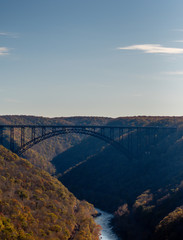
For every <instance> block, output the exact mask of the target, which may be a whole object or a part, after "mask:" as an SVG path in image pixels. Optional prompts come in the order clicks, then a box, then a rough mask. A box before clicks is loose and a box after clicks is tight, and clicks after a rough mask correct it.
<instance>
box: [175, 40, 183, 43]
mask: <svg viewBox="0 0 183 240" xmlns="http://www.w3.org/2000/svg"><path fill="white" fill-rule="evenodd" d="M174 42H177V43H183V40H175V41H174Z"/></svg>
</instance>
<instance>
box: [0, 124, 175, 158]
mask: <svg viewBox="0 0 183 240" xmlns="http://www.w3.org/2000/svg"><path fill="white" fill-rule="evenodd" d="M175 131H176V128H174V127H128V126H127V127H123V126H97V125H96V126H85V125H82V126H80V125H79V126H70V125H0V144H1V145H7V144H8V143H9V148H10V150H11V151H13V152H15V153H17V154H18V155H22V154H23V153H24V152H25V151H27V150H28V149H29V148H31V147H33V146H34V145H35V144H37V143H39V142H42V141H43V140H45V139H48V138H51V137H54V136H59V135H64V134H71V133H76V134H85V135H89V136H93V137H96V138H99V139H101V140H104V141H105V142H107V143H108V144H111V145H112V146H114V147H115V148H117V149H118V150H120V151H121V152H122V153H123V154H124V155H125V156H126V157H127V158H133V157H134V156H138V155H140V154H141V153H143V152H148V149H149V148H150V147H151V146H152V145H155V144H156V143H157V142H158V141H160V140H161V139H162V138H164V137H166V136H168V135H170V134H172V133H174V132H175Z"/></svg>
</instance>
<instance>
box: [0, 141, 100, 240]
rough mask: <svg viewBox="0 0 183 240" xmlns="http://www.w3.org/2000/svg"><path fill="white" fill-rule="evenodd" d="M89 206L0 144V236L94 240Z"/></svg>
mask: <svg viewBox="0 0 183 240" xmlns="http://www.w3.org/2000/svg"><path fill="white" fill-rule="evenodd" d="M93 213H95V210H94V208H93V206H92V205H91V204H89V203H87V202H86V201H79V200H77V199H76V198H75V197H74V195H73V194H72V193H70V192H69V191H68V190H67V189H66V188H65V187H64V186H63V185H62V184H61V183H60V182H59V181H58V180H57V179H55V178H53V177H51V176H50V175H49V174H48V173H47V172H45V171H43V170H40V169H38V168H35V167H34V166H33V165H32V164H31V163H30V162H29V161H27V160H25V159H23V158H19V157H18V156H17V155H16V154H13V153H12V152H10V151H9V150H7V149H6V148H4V147H2V146H0V239H2V240H3V239H4V240H39V239H42V240H44V239H45V240H46V239H50V240H51V239H54V240H57V239H61V240H82V239H83V240H86V239H87V240H98V239H99V227H98V226H97V225H96V224H95V222H94V220H93V218H92V217H91V214H93Z"/></svg>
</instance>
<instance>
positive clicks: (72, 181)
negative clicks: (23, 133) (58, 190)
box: [0, 116, 183, 240]
mask: <svg viewBox="0 0 183 240" xmlns="http://www.w3.org/2000/svg"><path fill="white" fill-rule="evenodd" d="M0 123H2V124H3V123H9V124H11V123H18V124H21V123H28V124H42V123H45V124H50V123H51V124H55V125H56V124H70V125H71V124H73V125H74V124H88V125H90V124H91V125H92V124H96V125H97V124H101V125H113V126H119V125H120V126H161V127H162V126H163V127H166V126H170V127H177V131H176V132H174V133H172V134H167V136H165V137H164V138H162V139H159V141H158V142H157V143H156V145H155V146H152V147H150V149H149V150H148V154H146V149H145V147H144V154H142V155H141V156H138V157H137V158H134V159H132V160H129V159H127V158H126V157H125V156H124V155H122V154H121V152H119V151H117V150H116V149H115V148H113V147H112V146H110V145H108V144H106V143H105V142H103V141H101V140H99V139H95V138H93V137H85V136H78V135H66V136H64V137H63V136H62V137H54V138H52V139H48V140H46V141H44V142H42V143H40V144H38V145H37V146H35V147H33V148H32V149H31V150H29V151H27V153H26V156H27V157H28V159H29V160H30V162H32V163H33V164H35V165H36V166H39V167H41V168H42V169H45V170H47V171H49V172H52V174H55V175H56V176H57V177H58V178H59V180H60V181H61V182H62V183H63V184H64V185H65V186H66V187H68V188H69V190H70V191H71V192H72V193H74V194H75V196H76V197H77V198H79V199H80V200H82V199H85V200H87V201H89V202H91V203H93V204H94V205H95V206H96V207H98V208H101V209H103V210H106V211H109V212H112V213H115V218H114V220H113V225H114V229H115V231H116V232H117V233H118V234H119V236H122V239H124V240H125V239H126V240H128V239H134V240H135V239H137V240H138V239H139V240H149V239H152V240H155V239H157V240H159V239H162V240H165V239H166V240H169V239H171V240H173V239H183V237H182V235H181V234H182V233H181V229H182V227H183V200H182V199H183V198H182V197H183V187H182V186H183V184H182V181H183V137H182V136H183V117H146V116H142V117H123V118H117V119H111V118H97V117H96V118H95V117H94V118H91V117H74V118H72V117H71V118H53V119H51V118H41V117H29V116H2V117H0ZM52 159H53V160H52ZM51 160H52V161H51ZM55 169H56V172H55Z"/></svg>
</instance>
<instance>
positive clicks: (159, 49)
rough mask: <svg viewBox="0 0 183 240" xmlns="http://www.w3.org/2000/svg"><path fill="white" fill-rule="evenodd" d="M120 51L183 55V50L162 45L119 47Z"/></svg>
mask: <svg viewBox="0 0 183 240" xmlns="http://www.w3.org/2000/svg"><path fill="white" fill-rule="evenodd" d="M117 49H119V50H140V51H143V52H145V53H163V54H183V48H170V47H164V46H162V45H160V44H141V45H131V46H127V47H119V48H117Z"/></svg>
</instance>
